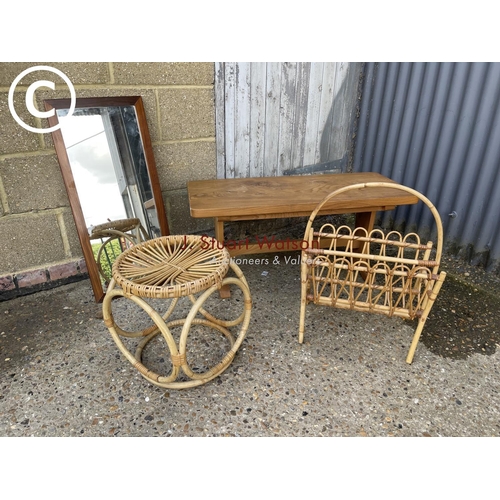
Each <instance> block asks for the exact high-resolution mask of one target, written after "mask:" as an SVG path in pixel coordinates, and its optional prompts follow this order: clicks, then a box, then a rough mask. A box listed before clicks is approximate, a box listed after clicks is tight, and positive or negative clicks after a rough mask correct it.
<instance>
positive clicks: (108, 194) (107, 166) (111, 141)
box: [45, 97, 168, 301]
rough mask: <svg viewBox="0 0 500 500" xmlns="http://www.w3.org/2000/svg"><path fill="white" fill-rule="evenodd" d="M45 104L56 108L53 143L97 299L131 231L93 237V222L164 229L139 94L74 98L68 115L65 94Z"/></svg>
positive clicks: (151, 233) (155, 231)
mask: <svg viewBox="0 0 500 500" xmlns="http://www.w3.org/2000/svg"><path fill="white" fill-rule="evenodd" d="M45 106H46V109H47V110H50V109H52V108H55V109H56V113H55V115H54V116H53V117H51V118H49V123H50V124H51V126H53V124H57V123H59V124H60V125H61V128H60V129H59V130H56V131H55V132H53V134H52V135H53V138H54V145H55V148H56V152H57V155H58V159H59V163H60V165H61V171H62V173H63V179H64V182H65V185H66V189H67V191H68V196H69V198H70V204H71V207H72V209H73V215H74V218H75V223H76V225H77V230H78V234H79V237H80V242H81V244H82V249H83V251H84V256H85V259H86V262H87V268H88V270H89V276H90V279H91V282H92V287H93V290H94V295H95V296H96V300H98V301H100V300H102V298H103V296H104V292H103V285H106V284H107V282H108V281H109V272H110V268H111V265H112V263H113V261H114V259H115V258H116V256H117V255H118V254H119V253H120V252H121V251H123V250H124V249H125V248H127V246H129V245H130V244H131V241H133V237H132V238H124V237H116V236H115V237H114V241H113V242H109V240H108V239H107V238H108V237H110V236H112V235H111V234H106V233H103V232H102V231H99V233H98V235H99V237H97V235H96V234H95V233H93V231H94V228H96V226H97V227H98V228H100V227H102V226H103V225H108V226H109V227H111V229H112V226H113V223H114V222H116V221H118V222H119V223H122V221H124V220H132V219H133V220H135V221H139V224H140V227H141V231H142V232H143V233H144V236H145V237H146V238H156V237H158V236H161V235H166V234H168V224H167V221H166V216H165V210H164V207H163V200H162V196H161V191H160V187H159V182H158V174H157V172H156V167H155V164H154V157H153V153H152V148H151V142H150V138H149V134H148V128H147V124H146V121H145V114H144V108H143V105H142V99H141V98H140V97H125V98H123V97H119V98H92V99H77V105H76V109H75V112H74V113H73V115H72V116H68V110H69V107H70V102H69V100H68V99H56V100H48V101H45ZM103 234H104V236H103ZM89 236H90V238H89ZM103 243H111V244H109V245H106V248H105V249H104V250H105V251H104V252H101V253H100V254H99V255H102V256H103V257H104V261H107V264H106V263H104V265H105V266H107V268H108V271H107V278H105V277H104V276H105V273H103V270H102V268H103V265H102V264H99V271H100V275H101V276H99V273H98V272H97V268H96V261H95V256H96V255H97V254H98V252H99V247H100V246H101V245H102V244H103ZM104 261H102V262H104Z"/></svg>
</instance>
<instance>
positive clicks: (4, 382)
mask: <svg viewBox="0 0 500 500" xmlns="http://www.w3.org/2000/svg"><path fill="white" fill-rule="evenodd" d="M247 258H248V257H247ZM266 258H267V259H268V262H264V263H262V262H261V263H260V264H258V265H256V264H255V263H254V264H252V265H251V264H249V263H246V264H242V265H241V268H242V270H243V271H244V273H245V276H246V278H247V280H248V282H249V285H250V289H251V293H252V298H253V302H254V305H253V310H252V319H251V323H250V327H249V330H248V334H247V336H246V338H245V340H244V342H243V344H242V346H241V348H240V350H239V352H238V354H237V356H236V357H235V359H234V361H233V363H232V364H231V366H230V367H229V368H228V369H227V370H226V371H225V372H224V373H223V374H222V375H220V376H219V377H217V378H216V379H214V380H213V381H211V382H209V383H207V384H205V385H203V386H200V387H196V388H192V389H186V390H166V389H162V388H160V387H157V386H154V385H151V384H150V383H148V382H147V381H146V380H144V379H143V378H142V377H141V376H140V375H139V373H138V372H137V371H136V370H135V369H134V368H133V367H132V366H131V365H130V364H129V363H128V362H127V361H126V360H125V358H124V357H123V355H122V354H121V353H120V352H119V351H118V349H117V347H116V346H115V344H114V342H113V340H112V338H111V337H110V335H109V332H108V330H107V328H106V327H105V325H104V323H103V320H102V313H101V306H100V305H99V304H96V303H95V302H94V300H93V296H92V292H91V288H90V284H89V281H88V280H85V281H81V282H78V283H73V284H70V285H65V286H62V287H60V288H57V289H53V290H49V291H44V292H40V293H37V294H33V295H30V296H25V297H20V298H16V299H13V300H10V301H7V302H2V303H0V365H1V370H0V435H1V436H289V437H292V436H332V437H340V436H498V435H499V434H500V418H499V411H500V355H499V353H498V349H497V347H498V345H499V338H500V328H499V326H500V325H499V320H498V317H499V310H500V300H499V296H500V295H498V291H500V279H499V278H498V277H497V276H493V275H489V274H487V273H484V272H482V271H481V270H479V269H477V268H471V267H469V266H466V265H464V264H463V263H461V262H459V261H455V260H453V259H450V258H447V259H445V260H444V262H443V269H445V270H447V271H448V278H447V280H446V281H445V284H444V285H443V289H442V291H441V294H440V295H439V297H438V300H437V302H436V304H435V306H434V309H433V311H432V312H431V315H430V317H429V319H428V321H427V324H426V327H425V329H424V332H423V335H422V338H421V341H420V343H419V346H418V348H417V351H416V355H415V359H414V362H413V364H412V365H408V364H406V363H405V357H406V354H407V350H408V348H409V345H410V342H411V338H412V334H413V325H412V324H411V323H409V322H405V321H404V320H401V319H398V318H385V317H383V316H377V315H367V314H363V313H358V312H351V311H340V310H332V309H330V308H322V307H315V306H313V305H310V306H308V309H307V318H306V336H305V343H304V344H302V345H301V344H299V343H298V342H297V334H298V315H299V302H300V288H299V284H300V270H299V266H298V265H297V264H296V263H295V262H296V260H297V255H295V254H281V255H280V256H279V257H277V258H276V257H274V256H266ZM242 259H243V258H242ZM276 259H278V260H276ZM286 259H287V260H286ZM278 262H279V264H278ZM236 300H237V296H236V294H233V297H232V299H228V300H225V301H224V302H222V303H219V306H218V307H219V311H224V310H227V311H228V313H233V312H234V311H239V306H241V303H239V302H237V301H236ZM188 306H189V304H187V303H185V304H183V305H181V307H180V309H179V312H180V313H182V311H185V310H187V309H186V308H187V307H188ZM114 311H115V315H116V317H117V318H121V319H120V320H121V321H123V322H124V323H136V324H137V325H138V324H139V321H140V320H141V318H140V315H139V314H138V312H137V310H136V309H134V308H133V307H131V306H130V305H129V304H126V301H123V300H118V301H116V303H115V306H114ZM235 314H236V313H235ZM199 345H200V346H201V347H200V349H206V348H207V345H208V343H207V342H206V341H205V342H203V340H200V344H199ZM157 348H158V346H156V347H154V349H157ZM200 352H201V351H200ZM157 359H159V361H157V362H158V369H161V367H162V363H165V359H163V358H161V355H160V356H159V358H157ZM162 359H163V361H162Z"/></svg>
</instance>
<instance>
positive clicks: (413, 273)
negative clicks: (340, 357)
mask: <svg viewBox="0 0 500 500" xmlns="http://www.w3.org/2000/svg"><path fill="white" fill-rule="evenodd" d="M377 188H393V189H398V190H402V191H406V192H408V193H411V194H413V195H415V196H417V197H418V198H419V200H421V201H422V202H423V203H424V204H425V205H426V206H427V207H428V208H429V210H430V211H431V212H432V215H433V216H434V220H435V223H436V230H437V233H436V234H437V236H436V246H435V248H434V243H433V242H432V241H429V242H427V243H425V244H424V243H421V241H420V237H419V235H418V234H416V233H408V234H401V233H399V232H398V231H391V232H389V233H388V234H386V233H385V232H384V231H382V230H380V229H372V230H370V231H368V230H367V229H365V228H362V227H357V228H354V229H351V228H350V227H349V226H346V225H342V226H339V227H335V226H333V225H332V224H330V223H326V224H323V225H322V226H321V227H320V228H319V230H318V231H315V230H314V228H313V223H314V220H315V217H316V215H317V214H318V212H320V210H321V207H322V206H323V205H324V204H325V203H326V202H327V201H328V200H330V199H331V198H333V197H334V196H338V195H340V194H342V193H345V192H346V191H349V190H353V189H358V190H365V189H366V190H368V189H377ZM304 240H305V241H307V242H308V245H307V248H306V249H305V250H303V251H302V263H301V307H300V327H299V342H300V343H302V342H303V340H304V326H305V311H306V305H307V304H308V303H310V302H313V303H314V304H318V305H325V306H331V307H337V308H341V309H352V310H355V311H362V312H370V313H379V314H384V315H386V316H398V317H401V318H406V319H410V320H413V319H415V318H418V325H417V328H416V330H415V333H414V335H413V340H412V343H411V346H410V349H409V352H408V356H407V358H406V361H407V363H411V362H412V361H413V356H414V354H415V349H416V347H417V344H418V341H419V338H420V335H421V333H422V330H423V328H424V324H425V322H426V320H427V317H428V315H429V312H430V310H431V308H432V306H433V304H434V301H435V300H436V297H437V295H438V293H439V290H440V289H441V286H442V284H443V281H444V279H445V277H446V273H445V272H444V271H441V272H439V265H440V262H441V254H442V247H443V228H442V223H441V218H440V216H439V213H438V211H437V210H436V208H435V207H434V206H433V204H432V203H431V202H430V201H429V200H428V199H427V198H426V197H425V196H423V195H422V194H421V193H419V192H418V191H415V190H414V189H411V188H408V187H406V186H401V185H399V184H398V185H397V186H395V185H394V184H391V183H387V182H370V183H363V184H354V185H351V186H346V187H343V188H340V189H337V190H336V191H334V192H332V193H330V194H329V195H328V196H326V197H325V198H324V199H323V200H322V201H321V202H320V203H319V204H318V206H317V207H316V209H315V210H314V211H313V212H312V214H311V216H310V218H309V221H308V224H307V227H306V230H305V234H304Z"/></svg>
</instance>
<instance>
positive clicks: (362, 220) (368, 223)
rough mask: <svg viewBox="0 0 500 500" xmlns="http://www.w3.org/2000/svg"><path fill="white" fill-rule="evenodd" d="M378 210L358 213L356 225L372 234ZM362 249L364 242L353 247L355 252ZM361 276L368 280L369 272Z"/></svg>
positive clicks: (362, 273)
mask: <svg viewBox="0 0 500 500" xmlns="http://www.w3.org/2000/svg"><path fill="white" fill-rule="evenodd" d="M376 215H377V212H360V213H357V214H356V226H355V227H363V228H365V229H366V231H367V234H370V231H371V230H372V229H373V225H374V224H375V216H376ZM361 249H362V243H360V242H358V243H357V245H356V247H353V250H354V251H355V252H360V251H361ZM360 275H361V277H362V278H363V279H364V280H365V281H366V278H367V277H368V274H367V273H365V272H361V273H360Z"/></svg>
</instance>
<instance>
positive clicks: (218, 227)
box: [214, 217, 231, 299]
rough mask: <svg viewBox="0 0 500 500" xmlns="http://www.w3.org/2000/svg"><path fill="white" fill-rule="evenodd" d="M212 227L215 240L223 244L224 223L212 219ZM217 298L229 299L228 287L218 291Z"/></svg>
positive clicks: (217, 219)
mask: <svg viewBox="0 0 500 500" xmlns="http://www.w3.org/2000/svg"><path fill="white" fill-rule="evenodd" d="M214 227H215V239H216V240H217V241H220V242H222V243H224V221H222V220H219V218H218V217H215V218H214ZM219 296H220V298H221V299H228V298H229V297H231V291H230V290H229V286H227V285H226V286H223V287H222V288H221V289H220V290H219Z"/></svg>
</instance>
